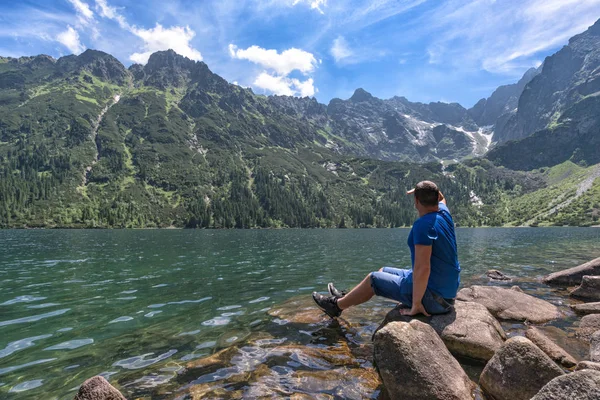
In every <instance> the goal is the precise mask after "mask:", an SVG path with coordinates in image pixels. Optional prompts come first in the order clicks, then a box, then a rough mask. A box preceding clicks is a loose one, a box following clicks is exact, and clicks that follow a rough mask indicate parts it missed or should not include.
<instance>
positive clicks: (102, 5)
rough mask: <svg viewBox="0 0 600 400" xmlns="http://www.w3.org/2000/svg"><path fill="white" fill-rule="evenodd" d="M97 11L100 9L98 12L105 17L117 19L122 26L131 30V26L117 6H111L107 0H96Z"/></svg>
mask: <svg viewBox="0 0 600 400" xmlns="http://www.w3.org/2000/svg"><path fill="white" fill-rule="evenodd" d="M96 11H98V13H99V14H100V15H101V16H102V17H104V18H108V19H112V20H115V21H117V23H118V24H119V26H120V27H121V28H123V29H127V30H131V27H130V26H129V24H128V23H127V21H126V20H125V17H123V16H122V15H121V14H119V13H118V12H117V9H116V8H115V7H111V6H109V5H108V3H107V2H106V0H96Z"/></svg>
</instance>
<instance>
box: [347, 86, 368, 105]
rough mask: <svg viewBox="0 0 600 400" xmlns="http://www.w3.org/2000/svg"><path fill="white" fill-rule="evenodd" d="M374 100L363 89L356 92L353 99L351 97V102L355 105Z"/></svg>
mask: <svg viewBox="0 0 600 400" xmlns="http://www.w3.org/2000/svg"><path fill="white" fill-rule="evenodd" d="M372 99H373V95H372V94H371V93H369V92H367V91H366V90H365V89H363V88H358V89H356V90H355V91H354V94H353V95H352V97H350V101H352V102H354V103H360V102H362V101H370V100H372Z"/></svg>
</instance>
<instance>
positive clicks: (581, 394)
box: [531, 369, 600, 400]
mask: <svg viewBox="0 0 600 400" xmlns="http://www.w3.org/2000/svg"><path fill="white" fill-rule="evenodd" d="M598 399H600V372H599V371H594V370H591V369H586V370H583V371H575V372H573V373H571V374H568V375H563V376H559V377H556V378H554V379H552V380H551V381H550V382H548V384H547V385H546V386H544V387H543V388H542V390H540V391H539V392H538V394H536V395H535V396H534V397H533V398H532V399H531V400H598Z"/></svg>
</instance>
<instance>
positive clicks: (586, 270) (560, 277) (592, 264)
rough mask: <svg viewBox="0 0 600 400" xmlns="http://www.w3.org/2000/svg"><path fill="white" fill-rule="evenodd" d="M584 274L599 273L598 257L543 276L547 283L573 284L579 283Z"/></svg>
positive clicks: (599, 263) (599, 262) (599, 260)
mask: <svg viewBox="0 0 600 400" xmlns="http://www.w3.org/2000/svg"><path fill="white" fill-rule="evenodd" d="M584 275H600V257H598V258H596V259H593V260H592V261H588V262H586V263H585V264H581V265H578V266H577V267H573V268H569V269H565V270H563V271H558V272H554V273H552V274H550V275H547V276H546V277H544V279H543V281H544V283H545V284H547V285H562V286H573V285H579V284H580V283H581V279H582V278H583V276H584Z"/></svg>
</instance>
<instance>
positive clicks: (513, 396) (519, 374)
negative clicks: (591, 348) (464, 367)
mask: <svg viewBox="0 0 600 400" xmlns="http://www.w3.org/2000/svg"><path fill="white" fill-rule="evenodd" d="M562 374H563V371H562V370H561V369H560V368H559V367H558V365H556V364H555V363H554V361H552V359H550V357H548V356H547V355H546V354H545V353H544V352H543V351H542V350H540V349H539V348H538V347H537V346H536V345H535V344H533V343H532V342H531V341H530V340H529V339H527V338H524V337H522V336H517V337H513V338H510V339H508V340H507V341H506V342H505V343H504V345H503V346H502V347H501V348H500V350H498V351H497V352H496V354H494V357H492V359H491V360H490V361H489V362H488V363H487V364H486V366H485V368H484V369H483V372H482V373H481V376H480V378H479V385H480V386H481V388H482V389H483V390H484V392H485V393H486V394H489V395H490V396H491V397H492V398H494V399H495V400H529V399H531V397H533V396H534V395H535V394H536V393H537V392H538V391H539V390H540V389H541V388H542V387H543V386H544V385H545V384H547V383H548V382H550V381H551V380H552V379H554V378H556V377H557V376H560V375H562Z"/></svg>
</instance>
